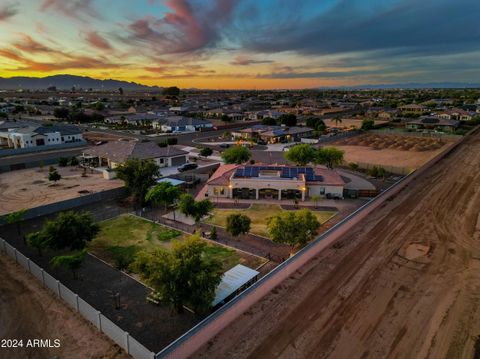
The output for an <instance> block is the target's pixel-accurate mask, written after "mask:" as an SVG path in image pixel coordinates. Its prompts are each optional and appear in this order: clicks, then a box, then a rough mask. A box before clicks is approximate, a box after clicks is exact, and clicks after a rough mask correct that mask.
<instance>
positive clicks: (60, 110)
mask: <svg viewBox="0 0 480 359" xmlns="http://www.w3.org/2000/svg"><path fill="white" fill-rule="evenodd" d="M53 116H55V117H56V118H60V119H62V120H65V119H67V118H68V117H69V116H70V110H69V109H68V108H65V107H56V108H55V109H54V110H53Z"/></svg>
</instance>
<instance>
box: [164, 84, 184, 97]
mask: <svg viewBox="0 0 480 359" xmlns="http://www.w3.org/2000/svg"><path fill="white" fill-rule="evenodd" d="M162 93H163V94H164V95H166V96H178V95H180V89H179V88H178V87H177V86H171V87H166V88H164V89H163V92H162Z"/></svg>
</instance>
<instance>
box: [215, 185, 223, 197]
mask: <svg viewBox="0 0 480 359" xmlns="http://www.w3.org/2000/svg"><path fill="white" fill-rule="evenodd" d="M213 194H214V195H215V196H224V195H225V188H223V187H220V188H219V187H214V188H213Z"/></svg>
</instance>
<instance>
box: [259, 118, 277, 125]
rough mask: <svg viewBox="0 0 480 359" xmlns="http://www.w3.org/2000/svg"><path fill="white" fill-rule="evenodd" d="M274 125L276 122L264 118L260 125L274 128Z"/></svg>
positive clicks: (272, 119)
mask: <svg viewBox="0 0 480 359" xmlns="http://www.w3.org/2000/svg"><path fill="white" fill-rule="evenodd" d="M276 124H277V120H275V119H274V118H271V117H265V118H264V119H263V120H262V125H265V126H275V125H276Z"/></svg>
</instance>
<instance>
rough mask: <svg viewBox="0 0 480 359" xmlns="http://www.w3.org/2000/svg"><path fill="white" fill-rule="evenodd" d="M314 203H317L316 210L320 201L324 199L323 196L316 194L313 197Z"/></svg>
mask: <svg viewBox="0 0 480 359" xmlns="http://www.w3.org/2000/svg"><path fill="white" fill-rule="evenodd" d="M311 198H312V201H313V202H315V208H318V201H320V200H321V199H322V196H320V195H319V194H314V195H313V196H312V197H311Z"/></svg>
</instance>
